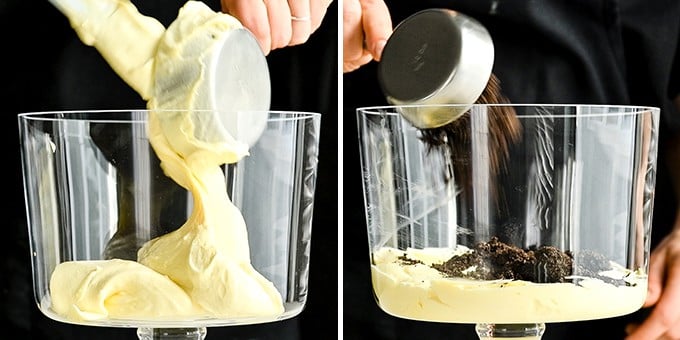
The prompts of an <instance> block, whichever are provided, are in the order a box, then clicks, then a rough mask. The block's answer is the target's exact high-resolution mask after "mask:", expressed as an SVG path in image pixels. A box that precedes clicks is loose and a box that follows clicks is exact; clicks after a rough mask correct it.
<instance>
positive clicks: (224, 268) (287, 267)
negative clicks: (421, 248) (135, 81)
mask: <svg viewBox="0 0 680 340" xmlns="http://www.w3.org/2000/svg"><path fill="white" fill-rule="evenodd" d="M219 114H220V113H219V112H216V111H196V110H176V111H173V110H114V111H65V112H64V111H58V112H34V113H24V114H20V115H19V128H20V138H21V155H22V162H23V164H22V165H23V179H24V185H25V195H26V207H27V217H28V228H29V237H30V238H29V240H30V247H31V255H32V266H33V283H34V286H33V288H34V292H35V298H36V302H37V304H38V306H39V308H40V310H41V311H42V312H43V313H44V314H45V315H47V316H49V317H50V318H52V319H55V320H57V321H61V322H67V323H74V324H79V325H89V326H106V327H135V328H137V329H138V332H137V335H138V337H139V338H140V339H166V338H168V339H169V338H172V339H202V338H204V337H205V335H206V327H213V326H236V325H245V324H258V323H265V322H275V321H279V320H285V319H289V318H292V317H294V316H296V315H298V314H299V313H300V312H301V311H302V310H303V308H304V306H305V303H306V298H307V288H308V285H307V284H308V277H309V260H310V258H309V254H310V245H311V243H310V242H311V221H312V208H313V204H314V189H315V186H316V169H317V160H318V142H319V124H320V114H318V113H308V112H296V111H295V112H294V111H290V112H288V111H267V112H264V113H263V112H258V113H252V112H247V111H241V112H238V113H233V114H230V116H231V117H235V118H238V119H237V121H238V122H245V123H244V125H243V126H244V127H245V128H248V129H247V133H248V136H250V137H253V138H251V139H250V140H249V143H246V142H242V141H241V140H240V139H238V138H235V137H234V136H239V133H234V134H229V133H226V131H225V130H222V128H221V125H219V124H217V123H215V124H209V123H208V122H215V118H217V117H218V115H219ZM255 114H256V115H258V116H262V117H265V119H266V123H265V124H263V125H262V129H260V130H258V131H253V130H252V129H250V127H251V124H247V122H249V120H250V119H251V118H252V117H253V115H255ZM236 126H239V125H238V124H236ZM237 131H238V130H237Z"/></svg>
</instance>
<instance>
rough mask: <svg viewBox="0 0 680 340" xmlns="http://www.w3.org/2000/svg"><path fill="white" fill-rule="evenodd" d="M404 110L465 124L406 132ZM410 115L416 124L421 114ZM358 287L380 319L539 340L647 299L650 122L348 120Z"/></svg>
mask: <svg viewBox="0 0 680 340" xmlns="http://www.w3.org/2000/svg"><path fill="white" fill-rule="evenodd" d="M418 110H427V112H432V111H441V113H443V114H446V113H447V111H451V112H457V111H461V110H463V111H466V112H465V114H464V115H463V116H461V117H460V118H458V119H457V120H455V121H454V122H451V123H449V124H447V125H444V126H441V127H437V128H429V129H419V128H416V127H414V126H413V125H411V124H410V123H409V122H408V121H407V120H405V119H404V118H403V117H404V116H405V114H404V113H409V114H411V115H412V114H414V113H417V112H418ZM423 112H424V111H423ZM357 120H358V129H359V130H358V131H359V145H360V154H361V171H362V175H363V176H362V177H363V188H364V198H365V211H366V219H367V229H368V239H369V253H370V266H371V276H372V287H373V292H374V295H375V298H376V301H377V303H378V305H379V306H380V308H381V309H382V310H384V311H385V312H387V313H389V314H391V315H394V316H396V317H400V318H407V319H413V320H420V321H431V322H445V323H446V322H448V323H470V324H475V325H476V330H477V334H478V335H479V337H480V339H494V338H515V339H517V338H525V339H540V338H541V336H542V334H543V332H544V330H545V324H546V323H553V322H567V321H580V320H589V319H600V318H609V317H615V316H620V315H625V314H629V313H632V312H634V311H636V310H638V309H639V308H640V307H641V306H642V304H643V302H644V300H645V297H646V294H647V270H648V265H649V262H648V261H649V251H650V249H649V248H650V233H651V219H652V211H653V197H654V185H655V175H656V153H657V140H658V122H659V109H658V108H653V107H634V106H612V105H538V104H530V105H520V104H516V105H515V104H512V105H511V104H476V105H472V106H466V107H462V106H457V105H432V106H384V107H365V108H359V109H357Z"/></svg>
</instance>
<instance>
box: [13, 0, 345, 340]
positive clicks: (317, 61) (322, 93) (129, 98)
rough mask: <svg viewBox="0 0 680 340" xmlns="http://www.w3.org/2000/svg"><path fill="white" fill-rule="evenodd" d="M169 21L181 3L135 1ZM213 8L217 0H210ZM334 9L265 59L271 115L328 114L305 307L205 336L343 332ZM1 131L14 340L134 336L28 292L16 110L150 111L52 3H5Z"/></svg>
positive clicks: (301, 335) (323, 132)
mask: <svg viewBox="0 0 680 340" xmlns="http://www.w3.org/2000/svg"><path fill="white" fill-rule="evenodd" d="M133 3H134V4H135V5H136V6H137V8H138V9H139V11H140V12H141V13H142V14H145V15H148V16H152V17H155V18H157V19H158V20H159V21H161V22H162V23H163V24H164V25H166V27H167V25H169V24H170V22H171V21H172V20H173V19H174V18H175V17H176V16H177V11H178V9H179V8H180V7H181V6H182V5H183V4H184V1H181V0H172V1H171V0H144V1H133ZM206 3H207V4H208V5H209V6H210V7H211V8H213V9H214V10H219V9H220V4H219V1H206ZM337 12H338V8H337V3H336V2H334V3H333V4H332V5H331V7H330V8H329V9H328V14H327V15H326V17H325V18H324V22H323V24H322V26H321V28H320V29H319V30H318V31H317V32H315V33H314V34H313V35H312V36H311V38H310V40H309V41H308V42H307V43H306V44H304V45H300V46H295V47H290V48H285V49H280V50H275V51H273V52H272V53H271V54H270V55H269V56H268V57H267V60H268V63H269V67H270V76H271V81H272V105H271V108H272V109H273V110H300V111H313V112H320V113H322V119H321V137H320V146H319V147H320V152H319V165H318V166H319V167H318V177H317V187H316V197H315V205H314V213H313V218H314V221H313V227H312V249H311V260H310V267H311V268H310V277H309V292H308V299H307V304H306V308H305V310H304V311H303V312H302V313H301V314H300V315H299V316H297V317H295V318H293V319H289V320H286V321H282V322H277V323H270V324H262V325H251V326H239V327H221V328H208V335H207V339H316V338H318V337H319V334H327V335H329V336H330V337H336V334H337V325H338V321H337V320H338V318H337V310H338V304H337V280H338V279H337V278H338V273H337V245H338V242H337V235H338V232H337V207H338V205H337V164H338V161H337V119H338V116H337V115H338V108H337V102H338V98H337V93H338V89H337V84H338V81H337ZM0 41H1V43H2V45H3V47H2V52H1V55H2V61H3V65H4V68H3V69H2V71H0V74H2V82H3V85H2V87H1V89H2V91H1V92H0V98H2V101H0V102H1V103H2V109H1V110H2V111H3V112H2V115H0V117H1V119H2V125H1V126H2V128H3V130H2V133H0V136H1V137H2V140H3V145H4V146H5V147H4V150H5V152H6V155H5V158H4V159H3V163H4V164H5V167H6V168H9V172H8V171H7V170H8V169H5V171H4V172H3V173H5V174H6V175H5V176H6V177H4V178H5V180H4V181H3V188H4V192H5V195H6V196H5V200H4V201H5V202H7V203H5V204H3V206H2V208H1V209H2V216H3V220H4V223H3V228H4V229H3V232H2V243H0V254H1V255H0V257H1V258H2V260H0V261H1V262H0V266H1V267H0V308H1V310H2V312H1V314H0V325H2V326H0V327H1V328H0V329H2V330H3V332H4V333H6V334H14V337H15V338H17V339H94V338H97V339H135V338H136V334H135V329H125V328H120V329H117V328H102V327H83V326H76V325H71V324H62V323H58V322H55V321H52V320H51V319H48V318H47V317H45V316H44V315H42V314H41V313H40V311H39V310H38V309H37V306H36V302H35V299H34V297H33V293H32V283H31V268H30V253H29V248H28V233H27V227H26V214H25V208H24V197H23V187H22V182H21V167H20V158H19V136H18V124H17V117H16V115H17V114H18V113H20V112H30V111H45V110H75V109H139V108H145V106H146V105H145V103H144V102H143V101H142V100H141V98H140V97H139V96H138V95H137V94H136V93H135V92H134V91H133V90H132V89H131V88H129V87H128V86H127V85H126V84H125V83H124V82H123V81H122V80H120V78H118V76H117V75H116V74H115V73H114V72H113V71H112V70H111V69H110V68H109V66H108V65H107V64H106V62H105V61H104V60H103V59H102V58H101V56H100V55H99V54H98V52H97V51H96V50H95V49H94V48H92V47H88V46H85V45H83V44H82V42H80V40H79V39H78V37H77V36H76V35H75V33H74V31H73V30H72V29H71V27H70V25H69V23H68V20H67V19H66V18H65V17H64V16H63V15H62V14H61V13H60V12H59V11H58V10H57V9H56V8H54V7H52V6H51V5H50V4H49V2H48V1H44V0H40V1H25V0H3V1H0ZM7 173H9V175H8V174H7Z"/></svg>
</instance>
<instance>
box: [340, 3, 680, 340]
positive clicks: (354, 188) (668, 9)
mask: <svg viewBox="0 0 680 340" xmlns="http://www.w3.org/2000/svg"><path fill="white" fill-rule="evenodd" d="M387 5H388V7H389V8H390V12H391V14H392V21H393V24H394V25H397V24H398V23H399V22H401V21H402V20H403V19H405V18H406V17H407V16H409V15H411V14H413V13H415V12H417V11H419V10H423V9H426V8H450V9H453V10H456V11H459V12H461V13H463V14H466V15H468V16H471V17H473V18H475V19H477V20H479V21H480V22H481V23H482V24H483V25H484V26H485V27H486V28H487V29H488V30H489V32H490V34H491V37H492V39H493V41H494V47H495V61H494V68H493V73H494V74H496V75H497V76H498V78H499V79H500V81H501V88H502V91H503V93H504V94H505V95H506V96H507V97H508V98H509V100H510V102H512V103H565V104H566V103H568V104H619V105H644V106H656V107H660V108H661V123H660V124H661V131H660V136H659V139H660V141H659V142H660V150H659V163H658V173H657V187H656V196H655V204H654V207H655V210H654V222H653V227H652V230H653V232H652V238H653V240H652V246H654V245H655V244H656V243H658V241H659V240H660V239H661V238H662V237H663V236H665V235H666V234H667V232H668V230H669V229H670V227H671V226H672V224H673V222H674V218H675V214H676V213H677V212H676V207H677V206H678V203H677V199H678V198H677V197H675V195H674V193H673V192H672V189H671V183H670V174H671V171H676V172H677V171H678V169H669V168H668V167H667V165H666V164H665V163H664V156H663V154H664V152H666V150H665V147H666V144H667V141H668V140H669V139H670V138H671V136H677V135H678V134H680V113H679V112H678V111H677V110H676V109H675V108H674V107H673V105H672V102H671V99H672V98H674V97H675V96H676V95H678V94H680V74H679V72H680V71H679V69H680V62H679V58H680V54H679V53H680V52H679V51H678V46H679V40H680V19H679V18H680V2H678V1H676V0H654V1H635V0H620V1H617V0H599V1H591V0H576V1H573V0H544V1H526V0H506V1H503V0H449V1H446V0H421V1H401V0H395V1H387ZM386 104H388V103H387V101H386V100H385V98H384V97H383V96H382V93H380V87H379V85H378V82H377V71H376V63H371V64H369V65H366V66H364V67H362V68H361V69H359V70H357V71H355V72H352V73H348V74H346V75H344V117H345V124H344V127H345V129H346V130H345V131H346V132H345V138H344V140H345V141H347V142H346V145H345V150H346V155H347V157H346V159H347V161H346V162H345V163H346V170H345V178H344V183H346V188H348V189H346V190H345V195H344V197H346V199H345V200H344V204H343V208H344V212H345V213H344V225H345V228H344V242H343V243H344V259H345V262H344V268H343V270H344V277H343V279H344V334H345V337H346V338H348V339H411V338H413V337H420V338H426V339H438V338H441V339H445V338H446V339H471V340H473V339H478V338H477V336H476V335H475V332H474V326H472V325H455V324H432V323H424V322H417V321H409V320H403V319H398V318H395V317H392V316H389V315H387V314H386V313H384V312H382V311H381V310H380V309H379V308H378V306H377V304H376V302H375V300H374V298H373V296H372V292H371V283H370V271H369V270H370V268H369V257H368V249H367V248H366V245H367V244H368V241H367V238H366V227H365V226H366V220H365V215H364V214H363V212H364V208H363V200H362V199H360V197H361V195H362V187H361V183H362V178H361V172H360V166H359V154H358V151H359V149H358V146H357V145H356V142H355V141H356V140H357V138H358V137H357V131H356V120H355V119H356V118H355V117H356V115H355V112H354V109H355V108H356V107H360V106H374V105H386ZM352 143H353V144H352ZM645 313H648V311H647V310H641V311H640V312H638V313H635V314H632V315H628V316H624V317H620V318H612V319H606V320H598V321H589V322H574V323H563V324H548V325H547V331H546V334H545V335H544V337H543V339H544V340H553V339H574V338H576V337H578V336H581V337H583V336H586V335H587V334H591V332H592V330H593V329H599V330H605V331H606V332H608V334H610V335H609V336H608V337H607V338H608V339H610V338H611V339H622V338H623V337H624V334H625V333H624V326H625V324H626V323H627V322H629V321H630V320H641V319H642V318H643V316H644V314H645ZM610 332H611V333H610Z"/></svg>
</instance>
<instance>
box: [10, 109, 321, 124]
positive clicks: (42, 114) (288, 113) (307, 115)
mask: <svg viewBox="0 0 680 340" xmlns="http://www.w3.org/2000/svg"><path fill="white" fill-rule="evenodd" d="M151 111H155V112H179V111H189V110H187V109H163V110H153V109H110V110H51V111H33V112H21V113H19V114H18V117H19V119H25V120H36V121H69V120H75V121H92V122H97V123H107V122H109V123H120V122H121V120H119V119H88V118H86V117H78V118H72V117H69V116H68V115H69V114H88V115H90V114H92V115H96V114H105V113H108V114H116V113H121V114H122V113H130V112H144V113H148V112H151ZM191 111H192V112H196V113H206V114H207V113H209V112H220V111H219V110H191ZM239 112H243V113H247V112H268V113H270V114H271V113H274V114H277V115H279V117H274V118H272V117H270V118H269V119H268V120H269V121H288V120H305V119H314V118H318V117H321V113H318V112H309V111H296V110H259V111H257V110H253V111H239ZM125 122H127V123H133V122H140V123H141V122H143V120H134V119H132V120H130V119H126V120H125Z"/></svg>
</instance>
